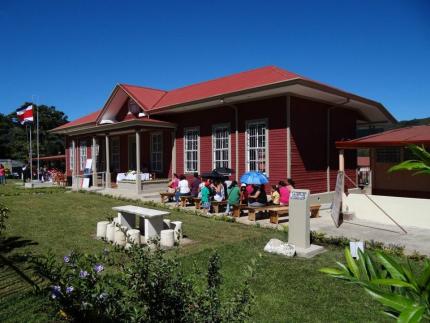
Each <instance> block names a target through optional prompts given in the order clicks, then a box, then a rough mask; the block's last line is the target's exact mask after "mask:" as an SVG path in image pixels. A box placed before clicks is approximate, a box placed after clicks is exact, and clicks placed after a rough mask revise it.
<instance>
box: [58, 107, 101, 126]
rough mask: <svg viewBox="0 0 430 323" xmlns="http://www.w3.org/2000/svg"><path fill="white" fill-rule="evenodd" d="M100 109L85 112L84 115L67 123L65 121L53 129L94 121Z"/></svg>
mask: <svg viewBox="0 0 430 323" xmlns="http://www.w3.org/2000/svg"><path fill="white" fill-rule="evenodd" d="M101 111H102V109H100V110H97V111H95V112H93V113H90V114H87V115H86V116H83V117H81V118H78V119H75V120H73V121H70V122H68V123H65V124H63V125H61V126H59V127H57V128H55V129H54V130H57V129H58V130H60V129H65V128H70V127H75V126H81V125H85V124H91V123H94V124H95V122H96V120H97V117H98V116H99V114H100V112H101Z"/></svg>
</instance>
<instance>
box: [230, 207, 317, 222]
mask: <svg viewBox="0 0 430 323" xmlns="http://www.w3.org/2000/svg"><path fill="white" fill-rule="evenodd" d="M320 207H321V205H320V204H314V205H311V206H310V210H309V211H310V217H311V218H315V217H318V212H319V209H320ZM243 210H247V211H248V220H249V221H256V215H257V213H258V212H269V219H270V223H273V224H278V223H279V215H285V214H288V212H289V206H288V205H267V206H259V207H252V206H243V205H240V206H238V207H236V209H235V208H233V216H237V217H238V216H240V212H241V211H243ZM235 211H236V214H235V213H234V212H235ZM237 214H238V215H237Z"/></svg>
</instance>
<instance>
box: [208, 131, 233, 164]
mask: <svg viewBox="0 0 430 323" xmlns="http://www.w3.org/2000/svg"><path fill="white" fill-rule="evenodd" d="M212 150H213V158H212V160H213V168H219V167H230V127H229V126H228V125H218V126H214V128H213V130H212Z"/></svg>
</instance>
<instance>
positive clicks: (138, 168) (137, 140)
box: [136, 130, 142, 194]
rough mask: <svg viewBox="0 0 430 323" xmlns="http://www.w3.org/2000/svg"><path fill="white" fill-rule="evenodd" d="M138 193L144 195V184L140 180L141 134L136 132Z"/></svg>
mask: <svg viewBox="0 0 430 323" xmlns="http://www.w3.org/2000/svg"><path fill="white" fill-rule="evenodd" d="M136 192H137V194H140V193H142V183H141V178H140V132H139V130H137V131H136Z"/></svg>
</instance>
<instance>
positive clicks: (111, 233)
mask: <svg viewBox="0 0 430 323" xmlns="http://www.w3.org/2000/svg"><path fill="white" fill-rule="evenodd" d="M106 240H107V241H109V242H114V241H115V224H114V223H109V224H108V225H107V226H106Z"/></svg>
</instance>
